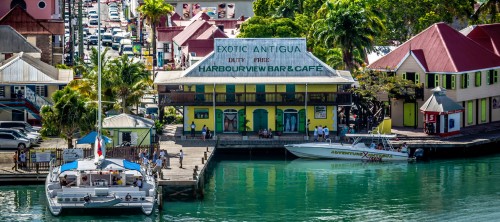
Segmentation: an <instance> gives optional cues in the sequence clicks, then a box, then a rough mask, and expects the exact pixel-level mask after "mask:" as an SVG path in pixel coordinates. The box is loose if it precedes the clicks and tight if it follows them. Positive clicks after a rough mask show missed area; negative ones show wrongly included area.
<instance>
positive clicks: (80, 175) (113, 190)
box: [45, 159, 157, 216]
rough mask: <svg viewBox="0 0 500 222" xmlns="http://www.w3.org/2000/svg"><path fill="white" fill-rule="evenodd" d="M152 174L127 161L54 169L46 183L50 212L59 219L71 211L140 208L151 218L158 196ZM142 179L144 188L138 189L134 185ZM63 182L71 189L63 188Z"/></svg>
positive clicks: (79, 162)
mask: <svg viewBox="0 0 500 222" xmlns="http://www.w3.org/2000/svg"><path fill="white" fill-rule="evenodd" d="M51 163H52V162H51ZM149 170H150V169H145V168H141V166H140V165H139V164H137V163H133V162H129V161H127V160H124V159H103V160H102V161H101V162H100V164H99V165H96V164H95V161H94V160H93V159H81V160H76V161H73V162H70V163H66V164H63V165H62V166H59V167H52V165H51V169H50V172H49V174H48V175H47V179H46V181H45V191H46V196H47V200H48V203H49V210H50V212H51V213H52V214H53V215H55V216H57V215H59V214H60V213H61V212H62V210H64V209H71V208H72V209H75V208H80V209H85V208H137V209H140V210H142V212H143V213H144V214H146V215H150V214H151V213H152V212H153V209H154V207H155V203H156V195H157V194H156V186H155V180H154V178H153V176H151V175H150V174H149V173H148V172H150V171H149ZM64 177H66V179H64ZM114 178H116V182H115V183H113V181H114ZM141 179H142V186H141V187H138V186H136V185H135V184H134V182H135V181H136V180H141ZM64 180H66V184H68V185H66V186H64V185H63V184H61V182H62V181H64ZM118 180H120V181H119V182H118ZM113 184H114V185H113Z"/></svg>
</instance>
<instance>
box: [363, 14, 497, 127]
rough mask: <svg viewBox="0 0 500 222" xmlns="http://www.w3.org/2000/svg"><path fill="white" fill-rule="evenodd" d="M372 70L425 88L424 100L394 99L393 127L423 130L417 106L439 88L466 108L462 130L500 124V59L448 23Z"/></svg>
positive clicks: (432, 28)
mask: <svg viewBox="0 0 500 222" xmlns="http://www.w3.org/2000/svg"><path fill="white" fill-rule="evenodd" d="M368 68H370V69H373V70H380V71H384V72H390V73H393V74H396V75H401V76H402V77H403V78H405V79H408V80H412V81H413V82H415V83H416V84H417V85H420V86H421V88H423V97H422V99H417V100H414V101H407V100H402V99H393V100H390V106H391V109H390V110H391V113H390V115H391V118H392V122H393V126H407V127H419V128H422V127H423V124H424V115H423V114H422V113H419V112H418V107H421V106H422V105H423V104H424V102H425V101H426V100H427V99H428V98H429V97H430V96H431V95H432V91H431V90H432V89H434V88H435V87H437V86H441V87H443V88H444V89H446V90H447V93H446V95H447V96H448V97H449V98H450V99H452V100H453V101H455V102H456V103H458V104H459V105H461V106H463V107H464V108H465V111H464V112H463V113H461V114H460V115H461V116H460V124H461V127H467V126H471V125H477V124H484V123H489V122H493V121H499V120H500V106H499V105H498V104H499V102H500V83H499V82H498V71H499V70H500V57H499V56H498V55H497V54H495V53H494V52H492V51H490V50H488V49H487V48H485V47H483V46H481V45H480V44H479V43H478V42H476V41H474V40H472V39H470V38H468V37H466V36H464V35H463V34H462V33H460V32H458V31H456V30H454V29H453V28H451V27H450V26H448V25H447V24H444V23H436V24H434V25H432V26H430V27H429V28H427V29H426V30H424V31H422V32H421V33H419V34H417V35H416V36H414V37H413V38H411V39H410V40H408V41H407V42H405V43H404V44H402V45H401V46H399V47H398V48H396V49H395V50H393V51H392V52H390V53H389V54H387V55H386V56H384V57H382V58H380V59H379V60H377V61H375V62H374V63H372V64H370V65H369V66H368Z"/></svg>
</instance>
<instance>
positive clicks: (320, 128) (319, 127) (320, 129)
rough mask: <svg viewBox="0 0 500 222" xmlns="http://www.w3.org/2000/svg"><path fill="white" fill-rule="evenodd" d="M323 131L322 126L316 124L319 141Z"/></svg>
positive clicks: (321, 138) (321, 139)
mask: <svg viewBox="0 0 500 222" xmlns="http://www.w3.org/2000/svg"><path fill="white" fill-rule="evenodd" d="M323 133H324V131H323V126H321V125H319V126H318V139H319V141H320V142H322V141H323Z"/></svg>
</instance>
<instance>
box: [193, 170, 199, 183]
mask: <svg viewBox="0 0 500 222" xmlns="http://www.w3.org/2000/svg"><path fill="white" fill-rule="evenodd" d="M197 176H198V172H197V170H196V168H195V169H193V180H196V179H197Z"/></svg>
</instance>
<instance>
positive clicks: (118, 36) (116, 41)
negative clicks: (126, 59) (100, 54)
mask: <svg viewBox="0 0 500 222" xmlns="http://www.w3.org/2000/svg"><path fill="white" fill-rule="evenodd" d="M129 36H130V33H125V32H118V33H116V34H115V35H113V44H112V45H111V48H112V49H114V50H120V42H121V40H122V39H125V38H128V37H129Z"/></svg>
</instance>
